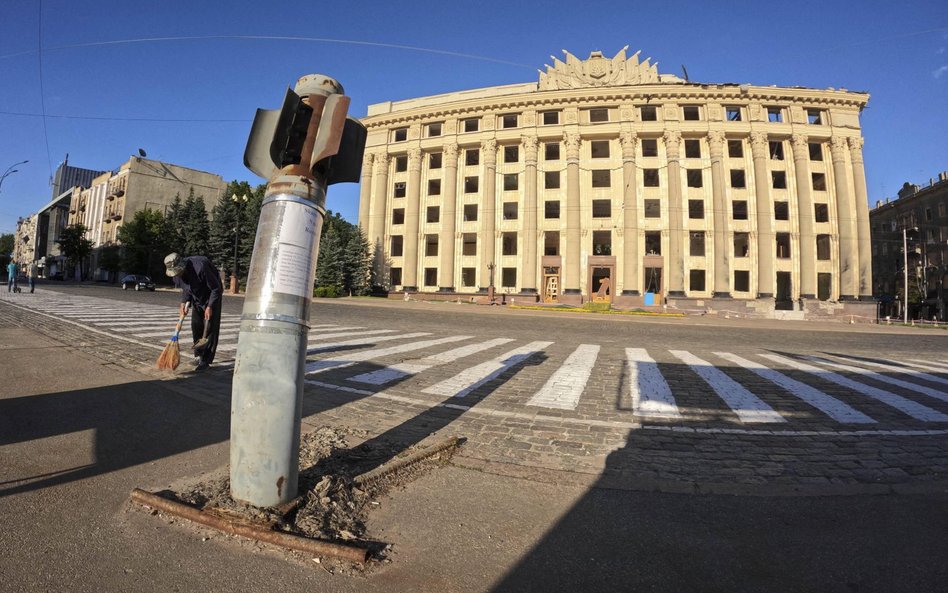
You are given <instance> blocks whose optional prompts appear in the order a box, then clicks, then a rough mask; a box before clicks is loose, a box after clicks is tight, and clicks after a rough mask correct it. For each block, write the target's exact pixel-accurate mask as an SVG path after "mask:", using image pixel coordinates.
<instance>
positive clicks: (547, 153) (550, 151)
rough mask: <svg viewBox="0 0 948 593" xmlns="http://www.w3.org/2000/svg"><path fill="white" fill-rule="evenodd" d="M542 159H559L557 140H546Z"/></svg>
mask: <svg viewBox="0 0 948 593" xmlns="http://www.w3.org/2000/svg"><path fill="white" fill-rule="evenodd" d="M543 160H546V161H558V160H560V143H559V142H547V143H546V144H544V145H543Z"/></svg>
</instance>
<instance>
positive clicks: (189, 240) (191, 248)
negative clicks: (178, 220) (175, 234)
mask: <svg viewBox="0 0 948 593" xmlns="http://www.w3.org/2000/svg"><path fill="white" fill-rule="evenodd" d="M183 218H184V220H183V226H182V228H181V235H182V240H183V243H184V244H183V246H182V247H183V252H182V254H181V255H184V256H189V255H206V254H207V253H208V243H209V239H210V234H211V226H210V223H209V222H208V219H207V208H206V207H205V205H204V198H202V197H201V196H195V195H194V188H193V187H192V188H191V191H190V193H189V194H188V197H187V199H186V200H185V201H184V207H183Z"/></svg>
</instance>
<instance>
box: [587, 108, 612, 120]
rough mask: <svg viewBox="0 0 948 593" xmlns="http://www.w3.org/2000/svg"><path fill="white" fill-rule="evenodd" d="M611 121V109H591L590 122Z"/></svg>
mask: <svg viewBox="0 0 948 593" xmlns="http://www.w3.org/2000/svg"><path fill="white" fill-rule="evenodd" d="M607 121H609V110H608V109H606V108H596V109H590V110H589V123H592V124H596V123H602V122H607Z"/></svg>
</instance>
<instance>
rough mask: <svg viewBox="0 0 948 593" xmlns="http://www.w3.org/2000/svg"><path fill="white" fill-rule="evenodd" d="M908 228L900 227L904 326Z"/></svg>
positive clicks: (905, 319) (906, 303)
mask: <svg viewBox="0 0 948 593" xmlns="http://www.w3.org/2000/svg"><path fill="white" fill-rule="evenodd" d="M911 230H912V231H913V232H914V231H917V230H918V227H912V229H911ZM908 232H909V228H908V227H902V291H903V292H902V294H903V298H904V300H903V301H902V320H903V322H904V323H905V325H908V322H909V319H908V316H909V314H908Z"/></svg>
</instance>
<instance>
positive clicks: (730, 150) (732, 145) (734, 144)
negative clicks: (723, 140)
mask: <svg viewBox="0 0 948 593" xmlns="http://www.w3.org/2000/svg"><path fill="white" fill-rule="evenodd" d="M727 156H729V157H731V158H735V159H738V158H741V157H743V156H744V143H743V142H742V141H740V140H728V141H727Z"/></svg>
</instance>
